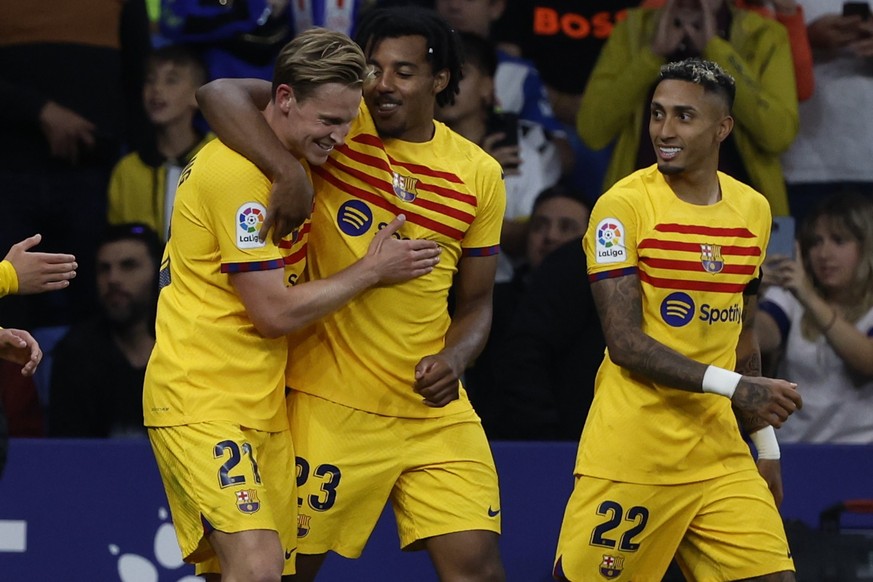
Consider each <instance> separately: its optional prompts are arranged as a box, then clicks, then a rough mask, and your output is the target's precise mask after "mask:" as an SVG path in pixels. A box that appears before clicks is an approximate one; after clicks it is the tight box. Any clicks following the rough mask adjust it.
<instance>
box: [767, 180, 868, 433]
mask: <svg viewBox="0 0 873 582" xmlns="http://www.w3.org/2000/svg"><path fill="white" fill-rule="evenodd" d="M799 251H800V253H799V255H798V256H797V257H796V258H789V257H775V258H774V259H773V260H771V261H769V263H768V266H767V268H766V269H767V271H770V273H771V275H770V277H769V278H770V279H772V280H774V281H775V282H776V284H777V285H778V286H773V287H769V288H768V289H767V290H766V291H765V292H764V295H763V300H762V302H761V304H760V306H759V311H758V314H757V317H756V319H755V330H756V332H757V334H758V339H759V341H760V344H761V351H762V354H764V355H766V354H768V353H769V354H771V355H772V354H775V353H781V362H780V365H779V370H778V374H779V375H780V376H781V377H786V378H798V379H799V378H802V379H803V382H802V383H801V384H800V385H799V386H798V391H799V392H800V393H801V395H802V396H803V408H802V409H801V410H798V411H797V412H796V413H795V414H794V416H793V418H792V419H791V422H789V423H787V424H785V425H784V426H783V427H782V428H781V429H780V430H779V438H780V440H782V441H785V442H796V441H801V442H814V443H865V444H871V443H873V201H871V200H869V199H867V198H865V197H863V196H860V195H858V194H838V195H836V196H832V197H829V198H827V199H825V200H824V201H823V202H822V203H820V204H819V206H818V207H817V208H816V209H814V210H813V211H812V213H810V214H809V215H808V216H807V218H806V220H805V222H804V224H803V226H802V228H801V231H800V244H799Z"/></svg>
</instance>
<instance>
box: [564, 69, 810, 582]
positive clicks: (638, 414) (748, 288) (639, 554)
mask: <svg viewBox="0 0 873 582" xmlns="http://www.w3.org/2000/svg"><path fill="white" fill-rule="evenodd" d="M734 93H735V87H734V82H733V79H732V78H730V77H729V76H728V75H726V74H725V73H724V72H723V71H722V70H721V69H720V68H719V67H718V66H717V65H715V64H713V63H711V62H707V61H701V60H687V61H682V62H678V63H672V64H668V65H665V66H664V67H662V69H661V74H660V78H659V81H658V83H657V85H656V88H655V92H654V96H653V97H652V102H651V114H650V118H649V133H650V136H651V139H652V144H653V146H654V148H655V153H656V155H657V159H658V163H657V165H656V166H651V167H649V168H645V169H642V170H639V171H637V172H635V173H633V174H631V175H630V176H628V177H626V178H625V179H623V180H621V181H619V182H618V183H617V184H616V185H615V186H613V187H612V188H610V190H609V191H607V192H606V193H605V194H604V195H603V196H602V197H601V198H600V199H599V200H598V202H597V204H596V205H595V207H594V210H593V211H592V213H591V220H590V222H589V227H588V232H587V233H586V235H585V238H584V246H585V252H586V256H587V258H588V273H589V278H590V280H591V289H592V293H593V295H594V300H595V304H596V306H597V310H598V313H599V315H600V320H601V324H602V326H603V332H604V336H605V338H606V344H607V353H606V356H605V358H604V360H603V363H602V364H601V367H600V370H599V372H598V374H597V380H596V383H595V393H594V402H593V403H592V406H591V409H590V411H589V414H588V419H587V421H586V423H585V428H584V429H583V432H582V438H581V442H580V445H579V452H578V455H577V460H576V468H575V475H576V484H575V487H574V490H573V493H572V495H571V497H570V500H569V502H568V504H567V508H566V512H565V514H564V521H563V525H562V528H561V535H560V540H559V542H558V549H557V557H556V563H555V577H556V578H558V579H560V580H572V581H582V580H593V579H600V578H601V577H605V578H608V579H610V580H641V579H646V580H660V579H661V577H662V576H663V574H664V572H665V571H666V569H667V567H668V565H669V563H670V560H671V559H672V558H673V556H674V555H675V556H676V558H677V560H678V562H679V565H680V567H681V568H682V570H683V572H684V573H685V575H686V577H687V578H689V579H690V580H739V579H743V580H746V579H749V580H751V579H754V580H771V581H775V580H782V581H788V580H794V574H793V570H794V566H793V563H792V560H791V553H790V551H789V549H788V543H787V541H786V537H785V532H784V530H783V527H782V521H781V519H780V517H779V513H778V510H777V505H778V503H779V501H781V496H782V483H781V476H780V470H779V462H778V459H779V446H778V444H777V442H776V437H775V433H774V430H773V427H774V426H775V427H778V426H780V425H781V424H782V423H783V422H785V420H786V419H787V418H788V416H789V415H790V414H791V413H792V412H794V411H795V410H796V409H797V408H799V407H800V406H801V399H800V396H799V395H798V393H797V392H796V390H795V385H794V384H791V383H789V382H787V381H784V380H774V379H769V378H762V377H760V376H759V374H760V353H759V350H758V346H757V340H756V339H755V336H754V333H753V328H752V321H753V320H754V312H755V294H756V289H757V286H758V282H759V279H760V274H761V263H762V262H763V260H764V249H765V248H766V246H767V240H768V238H769V235H770V222H771V218H770V209H769V207H768V204H767V201H766V199H765V198H764V197H763V196H762V195H761V194H759V193H758V192H755V191H754V190H752V189H751V188H750V187H748V186H746V185H745V184H742V183H740V182H738V181H736V180H734V179H732V178H731V177H730V176H727V175H725V174H722V173H720V172H718V171H717V168H718V155H719V146H720V144H721V143H722V142H723V141H724V140H725V138H727V137H728V135H729V134H730V132H731V129H732V128H733V124H734V122H733V118H732V117H731V113H730V111H731V105H732V103H733V97H734ZM734 370H737V371H734ZM741 374H743V375H741ZM732 408H733V410H732ZM734 412H736V416H735V414H734ZM737 418H739V419H740V423H741V424H742V426H743V428H744V429H745V430H747V431H748V432H750V433H751V436H752V440H753V441H754V442H755V445H756V448H757V452H758V462H757V463H758V466H757V469H756V466H755V462H754V461H753V459H752V456H751V455H750V453H749V449H748V447H747V446H746V444H745V443H744V441H743V438H742V436H741V432H740V427H739V426H738V423H737ZM762 476H763V478H762ZM768 485H769V489H768Z"/></svg>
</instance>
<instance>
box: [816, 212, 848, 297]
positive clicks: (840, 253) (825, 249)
mask: <svg viewBox="0 0 873 582" xmlns="http://www.w3.org/2000/svg"><path fill="white" fill-rule="evenodd" d="M812 234H813V236H812V240H811V244H810V246H809V248H808V250H807V254H808V265H809V267H810V268H811V270H812V276H813V278H814V279H815V280H816V281H817V282H818V284H819V286H820V287H821V288H822V289H824V290H825V291H826V292H827V293H828V294H829V295H839V294H840V293H841V292H842V291H845V290H846V289H849V288H850V287H851V286H852V285H853V284H854V282H855V274H856V273H857V271H858V265H859V264H860V263H861V243H860V242H859V241H857V240H856V239H855V238H853V237H852V236H851V235H849V234H848V233H847V232H846V231H845V229H840V228H838V227H837V225H836V224H835V221H834V220H829V219H828V218H827V217H820V218H819V219H818V220H817V221H816V223H815V226H814V228H813V232H812Z"/></svg>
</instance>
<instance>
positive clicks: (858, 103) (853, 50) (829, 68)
mask: <svg viewBox="0 0 873 582" xmlns="http://www.w3.org/2000/svg"><path fill="white" fill-rule="evenodd" d="M803 8H804V13H805V15H806V25H807V32H808V36H809V43H810V46H811V47H812V49H813V62H814V69H813V71H814V75H815V79H816V89H815V93H814V94H813V96H812V97H811V98H810V99H809V100H808V101H806V102H804V103H802V104H801V105H800V108H799V113H800V129H799V131H798V134H797V138H796V139H795V141H794V143H793V144H792V146H791V148H790V149H789V150H788V151H787V152H786V153H785V154H784V155H783V156H782V164H783V168H784V170H785V180H786V182H787V184H788V200H789V206H790V208H791V214H792V215H793V216H794V217H795V218H797V219H798V221H802V220H803V218H804V216H805V215H806V214H807V213H808V212H809V211H810V210H811V209H813V208H815V206H816V205H817V204H818V202H819V201H820V200H821V198H822V192H831V193H836V192H839V191H856V192H860V193H861V194H864V195H866V196H867V197H868V198H871V199H873V164H870V158H871V155H873V117H871V116H870V115H869V112H870V111H871V110H873V66H871V65H873V19H871V18H870V16H869V15H870V6H869V3H868V2H854V1H853V2H844V1H843V0H804V1H803Z"/></svg>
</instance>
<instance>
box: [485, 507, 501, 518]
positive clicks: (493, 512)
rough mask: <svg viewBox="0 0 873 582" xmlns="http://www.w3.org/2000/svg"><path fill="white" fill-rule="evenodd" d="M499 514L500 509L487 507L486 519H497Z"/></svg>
mask: <svg viewBox="0 0 873 582" xmlns="http://www.w3.org/2000/svg"><path fill="white" fill-rule="evenodd" d="M499 513H500V509H491V506H490V505H489V506H488V517H497V514H499Z"/></svg>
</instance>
